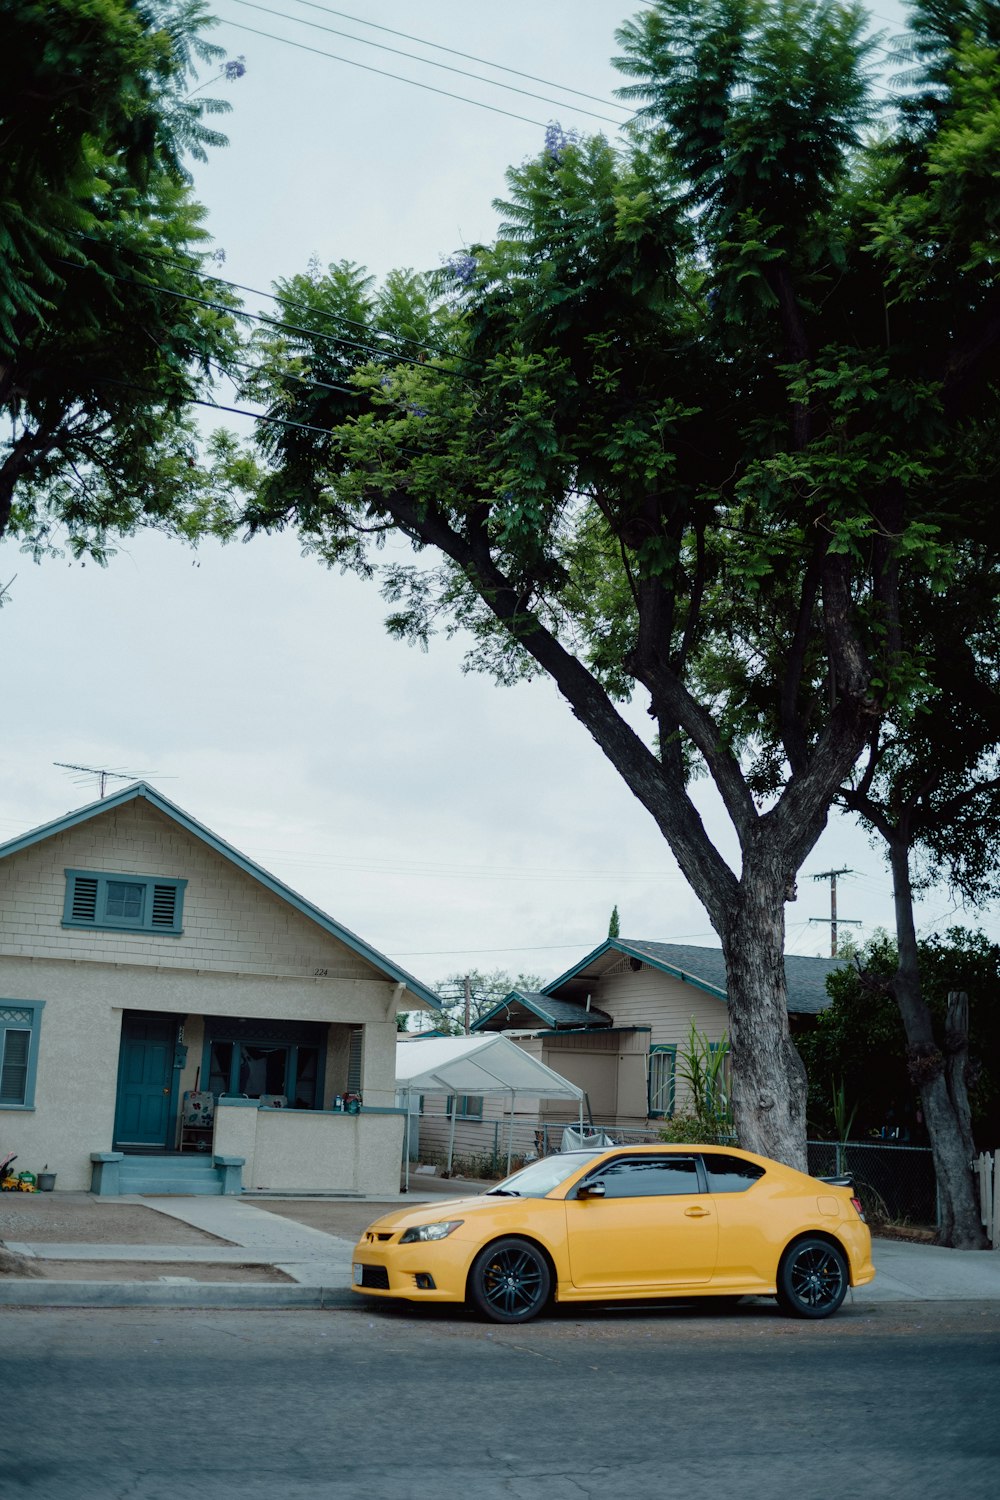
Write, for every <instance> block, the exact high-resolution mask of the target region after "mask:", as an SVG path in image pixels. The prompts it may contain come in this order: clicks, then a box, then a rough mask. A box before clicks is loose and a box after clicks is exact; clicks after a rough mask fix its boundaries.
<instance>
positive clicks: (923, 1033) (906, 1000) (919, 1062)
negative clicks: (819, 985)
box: [889, 837, 986, 1250]
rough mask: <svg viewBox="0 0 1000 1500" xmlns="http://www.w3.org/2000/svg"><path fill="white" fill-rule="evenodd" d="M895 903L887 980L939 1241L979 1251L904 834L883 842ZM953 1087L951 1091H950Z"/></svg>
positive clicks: (968, 1166)
mask: <svg viewBox="0 0 1000 1500" xmlns="http://www.w3.org/2000/svg"><path fill="white" fill-rule="evenodd" d="M889 858H890V861H891V865H892V878H893V888H894V890H893V894H894V901H895V907H896V944H897V948H898V951H899V967H898V969H897V971H896V976H895V979H894V981H893V989H894V992H895V996H896V1004H897V1005H898V1006H899V1013H900V1015H901V1017H902V1019H903V1029H904V1031H905V1032H906V1062H907V1068H908V1070H909V1074H910V1080H911V1082H912V1083H913V1084H914V1086H915V1087H916V1088H918V1089H919V1090H920V1098H921V1101H922V1103H923V1108H924V1120H925V1121H926V1124H927V1133H928V1135H929V1136H930V1142H931V1150H932V1151H933V1153H934V1171H935V1173H936V1174H937V1187H938V1206H939V1211H940V1215H941V1224H940V1229H939V1233H938V1239H939V1242H940V1243H941V1244H942V1245H952V1246H954V1247H955V1248H956V1249H958V1250H982V1249H984V1248H985V1245H986V1240H985V1238H984V1236H983V1231H982V1224H981V1222H980V1216H979V1207H978V1204H977V1202H976V1189H975V1179H974V1177H973V1172H972V1153H971V1149H970V1148H971V1147H972V1139H971V1133H970V1132H969V1131H968V1130H967V1128H966V1121H967V1120H968V1119H969V1105H968V1097H967V1094H966V1089H965V1079H964V1076H963V1077H962V1078H961V1079H959V1078H958V1077H957V1076H956V1071H957V1070H953V1073H952V1077H951V1085H952V1088H951V1089H949V1076H948V1070H947V1065H946V1061H945V1057H944V1055H943V1053H942V1052H941V1049H940V1048H939V1046H938V1044H937V1042H936V1041H935V1039H934V1027H933V1022H932V1019H931V1013H930V1011H929V1009H928V1007H927V1003H926V1001H925V1000H924V997H923V993H922V990H921V985H920V964H919V957H918V952H917V935H916V930H915V928H914V925H913V892H912V889H911V886H910V860H909V851H908V849H907V844H906V840H905V837H900V838H898V839H895V840H890V841H889ZM952 1091H954V1093H953V1092H952Z"/></svg>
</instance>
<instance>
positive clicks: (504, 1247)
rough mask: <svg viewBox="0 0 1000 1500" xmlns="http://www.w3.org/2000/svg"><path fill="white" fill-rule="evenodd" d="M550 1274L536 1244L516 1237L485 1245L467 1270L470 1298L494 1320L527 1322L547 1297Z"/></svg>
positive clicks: (550, 1285)
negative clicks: (468, 1270) (470, 1268)
mask: <svg viewBox="0 0 1000 1500" xmlns="http://www.w3.org/2000/svg"><path fill="white" fill-rule="evenodd" d="M551 1289H552V1276H551V1274H550V1272H549V1265H548V1261H547V1260H546V1259H545V1256H544V1255H543V1254H542V1252H541V1250H539V1249H538V1247H537V1246H536V1245H532V1244H531V1243H530V1242H529V1241H528V1240H520V1239H515V1238H510V1239H505V1240H497V1242H496V1244H494V1245H487V1247H486V1249H485V1250H481V1251H480V1252H479V1254H478V1255H477V1256H476V1258H475V1260H474V1261H473V1263H472V1270H471V1271H470V1272H469V1285H468V1294H469V1301H470V1302H471V1304H472V1306H473V1307H474V1308H475V1309H476V1311H477V1312H479V1313H481V1314H482V1316H483V1317H484V1318H489V1319H490V1320H491V1321H492V1322H494V1323H526V1322H527V1321H528V1319H529V1318H534V1317H537V1315H538V1314H539V1313H540V1312H541V1310H542V1308H543V1307H544V1306H545V1304H546V1302H548V1300H549V1292H550V1291H551Z"/></svg>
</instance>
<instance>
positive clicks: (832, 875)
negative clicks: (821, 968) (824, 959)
mask: <svg viewBox="0 0 1000 1500" xmlns="http://www.w3.org/2000/svg"><path fill="white" fill-rule="evenodd" d="M853 874H854V871H853V870H847V869H844V870H823V871H822V873H821V874H819V875H814V876H813V880H828V881H829V882H830V916H829V918H827V917H810V918H809V920H810V922H826V921H827V920H828V921H829V923H830V957H831V958H836V957H837V923H838V921H840V922H846V923H847V925H848V926H849V927H860V926H861V923H860V921H858V920H857V919H856V918H854V917H839V918H838V916H837V876H838V875H853Z"/></svg>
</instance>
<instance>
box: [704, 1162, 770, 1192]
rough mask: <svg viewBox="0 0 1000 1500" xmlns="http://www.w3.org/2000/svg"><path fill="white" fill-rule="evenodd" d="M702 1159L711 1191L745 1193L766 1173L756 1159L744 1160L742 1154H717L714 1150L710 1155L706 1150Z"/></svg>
mask: <svg viewBox="0 0 1000 1500" xmlns="http://www.w3.org/2000/svg"><path fill="white" fill-rule="evenodd" d="M702 1161H703V1162H704V1163H705V1171H706V1172H707V1173H708V1191H709V1192H710V1193H745V1192H746V1190H747V1188H752V1187H753V1185H754V1183H755V1182H756V1181H757V1180H758V1179H759V1178H761V1177H763V1175H764V1168H763V1167H760V1166H758V1165H757V1163H756V1162H755V1161H744V1160H743V1158H742V1157H741V1156H716V1155H715V1153H714V1152H713V1154H712V1155H711V1156H710V1155H709V1154H708V1153H707V1152H706V1153H705V1155H704V1156H703V1157H702Z"/></svg>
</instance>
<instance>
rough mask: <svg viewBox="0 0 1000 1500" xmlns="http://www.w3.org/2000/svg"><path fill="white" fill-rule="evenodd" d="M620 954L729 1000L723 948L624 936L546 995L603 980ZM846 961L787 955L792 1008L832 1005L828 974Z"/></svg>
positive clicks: (813, 1011) (804, 1010)
mask: <svg viewBox="0 0 1000 1500" xmlns="http://www.w3.org/2000/svg"><path fill="white" fill-rule="evenodd" d="M618 955H621V956H623V957H625V958H634V959H635V960H636V961H637V962H638V963H644V964H648V965H649V967H650V968H653V969H659V970H660V971H661V973H664V974H669V975H670V976H671V977H672V978H674V979H679V980H681V982H682V983H684V984H690V985H693V986H694V988H695V989H697V990H702V991H703V992H704V993H705V994H708V995H714V996H715V998H716V999H717V1000H722V1001H723V1002H725V1001H726V998H727V996H726V963H725V959H724V958H723V955H722V949H721V948H695V947H690V946H688V945H686V944H683V943H655V942H648V941H645V940H643V941H639V940H637V939H626V938H608V940H607V941H606V942H604V943H602V944H601V946H600V947H599V948H595V949H594V950H593V952H592V953H588V954H587V956H586V958H583V959H581V960H580V962H579V963H577V964H574V966H573V967H572V968H571V969H567V970H566V973H565V974H561V975H560V976H559V978H558V979H554V980H553V981H552V983H551V984H548V985H546V986H545V993H546V995H553V994H556V993H557V992H558V991H559V990H560V989H562V987H563V986H569V987H570V989H571V992H579V991H580V990H581V989H582V988H583V985H584V983H585V980H586V979H590V980H592V981H594V982H596V981H597V980H598V979H600V978H602V977H603V974H604V972H605V971H606V970H607V969H608V968H610V967H611V964H612V963H613V962H615V961H616V958H617V956H618ZM845 962H846V960H844V959H837V958H804V957H802V956H801V955H800V954H786V955H785V981H786V984H787V986H788V1009H789V1011H791V1012H792V1013H793V1014H795V1015H808V1016H815V1015H819V1013H820V1011H822V1010H826V1008H827V1006H828V1005H829V1004H830V997H829V995H828V994H827V992H826V980H827V976H828V975H830V974H834V973H836V972H837V970H838V969H842V968H843V966H844V963H845ZM588 969H590V970H592V972H591V973H590V974H589V975H588V974H586V971H587V970H588Z"/></svg>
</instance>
